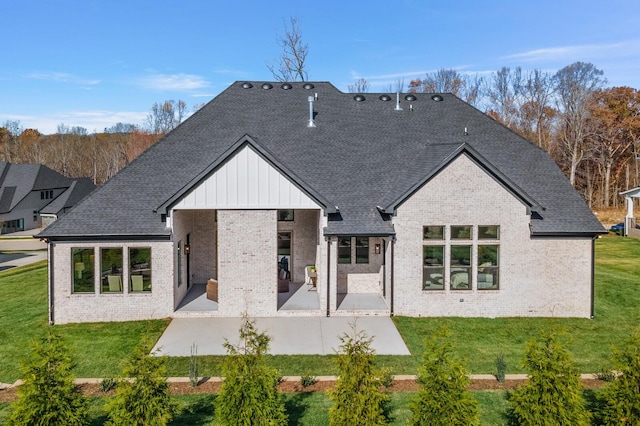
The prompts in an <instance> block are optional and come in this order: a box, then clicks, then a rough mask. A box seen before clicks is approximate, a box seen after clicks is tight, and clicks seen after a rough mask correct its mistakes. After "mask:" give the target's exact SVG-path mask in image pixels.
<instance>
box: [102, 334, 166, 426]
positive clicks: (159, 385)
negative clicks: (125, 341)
mask: <svg viewBox="0 0 640 426" xmlns="http://www.w3.org/2000/svg"><path fill="white" fill-rule="evenodd" d="M123 373H124V377H127V378H131V379H133V380H123V381H121V382H120V383H118V388H117V391H116V396H115V397H113V399H112V400H111V401H109V402H108V403H107V407H106V410H107V411H108V412H109V421H108V422H107V423H106V424H107V426H119V425H153V426H165V425H166V424H168V423H169V421H171V419H172V418H173V415H174V414H175V412H176V404H175V403H174V402H173V401H172V399H171V395H170V394H169V383H168V382H167V375H166V366H165V359H164V358H161V357H155V356H151V355H149V346H148V345H147V344H146V343H144V342H143V343H141V344H139V345H138V346H137V347H136V348H135V349H134V350H133V354H132V356H131V359H130V360H129V363H128V364H127V365H126V367H125V368H124V371H123Z"/></svg>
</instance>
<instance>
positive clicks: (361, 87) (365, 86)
mask: <svg viewBox="0 0 640 426" xmlns="http://www.w3.org/2000/svg"><path fill="white" fill-rule="evenodd" d="M370 86H371V85H370V84H369V82H368V81H367V79H366V78H363V77H361V78H359V79H358V80H357V81H356V82H355V83H353V84H350V85H349V92H350V93H367V92H368V91H369V87H370Z"/></svg>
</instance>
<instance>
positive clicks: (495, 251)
mask: <svg viewBox="0 0 640 426" xmlns="http://www.w3.org/2000/svg"><path fill="white" fill-rule="evenodd" d="M499 272H500V246H497V245H479V246H478V290H497V289H498V288H499Z"/></svg>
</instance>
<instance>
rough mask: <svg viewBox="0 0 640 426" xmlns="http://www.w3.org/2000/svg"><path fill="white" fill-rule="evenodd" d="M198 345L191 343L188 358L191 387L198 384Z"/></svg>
mask: <svg viewBox="0 0 640 426" xmlns="http://www.w3.org/2000/svg"><path fill="white" fill-rule="evenodd" d="M198 381H199V379H198V345H196V344H195V343H193V344H192V345H191V358H189V384H190V385H191V387H192V388H195V387H196V386H198Z"/></svg>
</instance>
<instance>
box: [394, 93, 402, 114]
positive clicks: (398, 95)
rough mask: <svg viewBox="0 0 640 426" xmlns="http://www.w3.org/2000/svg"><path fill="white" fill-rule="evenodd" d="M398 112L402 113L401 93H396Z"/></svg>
mask: <svg viewBox="0 0 640 426" xmlns="http://www.w3.org/2000/svg"><path fill="white" fill-rule="evenodd" d="M395 110H396V111H402V107H401V106H400V92H396V107H395Z"/></svg>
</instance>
